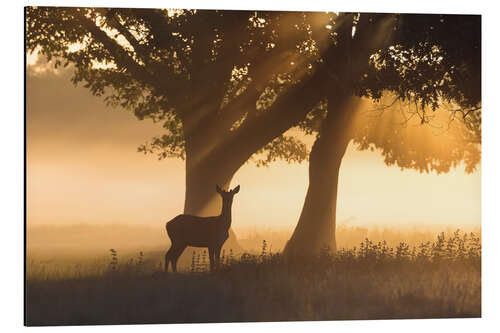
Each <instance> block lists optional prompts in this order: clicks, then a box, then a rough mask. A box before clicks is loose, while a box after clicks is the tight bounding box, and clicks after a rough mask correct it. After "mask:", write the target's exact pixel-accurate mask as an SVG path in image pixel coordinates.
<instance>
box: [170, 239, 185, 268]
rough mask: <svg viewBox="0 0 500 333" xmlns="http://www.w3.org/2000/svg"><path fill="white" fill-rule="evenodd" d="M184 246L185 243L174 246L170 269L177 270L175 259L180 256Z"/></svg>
mask: <svg viewBox="0 0 500 333" xmlns="http://www.w3.org/2000/svg"><path fill="white" fill-rule="evenodd" d="M185 248H186V245H181V246H178V247H176V249H175V252H174V253H173V255H172V271H173V272H177V260H178V259H179V257H180V256H181V254H182V252H184V249H185Z"/></svg>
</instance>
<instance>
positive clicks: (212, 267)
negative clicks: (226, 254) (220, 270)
mask: <svg viewBox="0 0 500 333" xmlns="http://www.w3.org/2000/svg"><path fill="white" fill-rule="evenodd" d="M214 253H215V249H214V248H213V247H209V248H208V257H209V258H210V271H211V272H212V271H213V270H214Z"/></svg>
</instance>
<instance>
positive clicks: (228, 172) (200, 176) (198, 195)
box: [181, 153, 242, 260]
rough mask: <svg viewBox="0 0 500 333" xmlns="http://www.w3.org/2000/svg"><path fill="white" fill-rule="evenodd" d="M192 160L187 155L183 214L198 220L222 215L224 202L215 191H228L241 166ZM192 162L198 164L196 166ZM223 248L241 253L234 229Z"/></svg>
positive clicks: (208, 160) (209, 160)
mask: <svg viewBox="0 0 500 333" xmlns="http://www.w3.org/2000/svg"><path fill="white" fill-rule="evenodd" d="M193 157H194V156H193V154H192V153H191V154H189V153H187V156H186V192H185V199H184V214H190V215H196V216H216V215H219V214H220V213H221V209H222V200H221V198H220V195H219V194H217V192H216V191H215V187H216V185H219V186H220V187H221V188H223V189H226V188H228V187H229V185H230V183H231V179H232V178H233V176H234V174H235V173H236V171H237V170H238V169H239V168H240V167H241V165H235V164H237V163H231V161H227V160H226V159H224V160H220V159H216V158H206V159H205V160H203V161H200V160H198V159H193ZM193 160H195V161H196V163H193ZM224 248H226V249H228V250H229V249H232V250H233V252H240V251H241V250H242V248H241V247H240V245H239V244H238V241H237V238H236V235H235V233H234V231H233V230H232V229H230V230H229V238H228V239H227V241H226V243H225V244H224ZM185 252H189V251H185ZM189 255H191V252H189ZM184 256H185V254H184ZM181 260H182V259H181Z"/></svg>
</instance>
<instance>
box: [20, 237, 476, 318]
mask: <svg viewBox="0 0 500 333" xmlns="http://www.w3.org/2000/svg"><path fill="white" fill-rule="evenodd" d="M203 253H204V251H202V252H200V251H198V252H197V253H194V252H193V253H191V255H192V258H191V259H192V260H191V266H190V267H186V268H185V269H184V271H183V272H181V273H177V274H172V273H169V274H164V273H163V272H162V271H161V267H160V266H159V262H158V259H159V254H158V253H138V254H137V255H135V256H128V257H125V256H124V257H122V256H120V254H119V253H118V252H117V251H116V250H112V251H111V250H110V255H109V256H108V257H104V258H102V257H101V258H98V259H95V260H89V261H87V262H81V263H79V264H78V266H75V264H71V263H69V262H68V263H47V262H45V263H44V262H40V261H29V262H28V267H27V274H28V280H27V294H26V296H27V299H26V310H27V324H28V325H33V326H38V325H81V324H139V323H197V322H242V321H288V320H293V321H298V320H354V319H393V318H457V317H480V316H481V242H480V239H479V238H478V237H476V236H475V235H474V234H463V233H460V232H458V231H457V232H455V233H453V234H451V235H449V236H447V237H445V235H444V234H440V235H438V237H437V239H436V240H435V241H433V242H423V243H420V244H419V245H417V246H409V245H407V244H405V243H400V244H399V245H397V246H395V247H392V246H388V245H387V244H386V243H384V242H377V243H373V242H371V241H370V240H368V239H366V240H365V241H364V242H363V243H361V244H359V245H358V246H356V247H352V248H349V249H339V250H338V251H337V252H336V253H335V254H332V253H329V252H328V251H326V250H325V251H324V252H323V253H322V254H321V255H319V256H318V257H317V258H314V259H312V260H310V261H308V262H291V261H287V260H285V258H284V257H282V256H281V255H280V254H279V253H270V252H269V249H268V244H267V243H265V242H264V243H263V244H262V249H261V252H260V253H254V254H249V253H245V254H242V255H238V256H236V255H234V254H231V253H229V252H226V253H224V257H223V265H222V266H221V268H220V269H219V270H217V271H215V272H208V271H207V268H208V263H207V261H208V259H207V258H206V254H205V256H204V255H203Z"/></svg>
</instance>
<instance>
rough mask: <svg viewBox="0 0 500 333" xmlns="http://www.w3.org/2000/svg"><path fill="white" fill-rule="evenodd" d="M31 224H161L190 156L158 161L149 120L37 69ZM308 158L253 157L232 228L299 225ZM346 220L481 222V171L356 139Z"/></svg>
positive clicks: (348, 162) (343, 205)
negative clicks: (410, 157) (447, 166)
mask: <svg viewBox="0 0 500 333" xmlns="http://www.w3.org/2000/svg"><path fill="white" fill-rule="evenodd" d="M28 74H29V75H28V77H27V207H28V208H27V217H28V225H29V226H31V225H38V224H53V223H56V224H60V223H64V224H70V223H82V222H83V223H129V224H145V225H151V226H155V225H159V226H160V225H161V226H162V227H163V225H164V222H166V221H168V220H169V219H171V218H172V217H174V216H175V215H177V214H179V213H181V212H182V208H183V199H184V163H183V161H182V160H177V159H167V160H163V161H158V160H157V158H156V157H155V156H152V155H143V154H141V153H138V152H137V146H138V145H139V144H142V143H144V142H145V141H147V140H148V139H150V138H151V137H152V136H153V135H156V134H159V133H161V130H160V128H159V126H156V125H153V124H152V123H151V122H150V121H138V120H137V119H136V118H135V117H134V116H133V115H132V114H131V113H129V112H127V111H124V110H120V109H111V108H107V107H106V106H105V105H104V102H103V101H102V99H99V98H97V97H93V96H92V95H91V94H90V92H89V91H88V90H87V89H85V88H82V87H77V88H75V87H74V86H73V85H72V84H71V82H70V81H69V77H70V73H68V71H65V72H60V73H59V74H54V72H53V71H50V70H49V71H38V72H37V73H34V71H33V68H31V69H30V70H28ZM307 179H308V169H307V163H302V164H290V165H289V164H287V163H284V162H278V163H275V164H273V165H272V166H271V167H269V168H262V167H261V168H257V167H256V166H255V165H254V164H253V163H247V164H245V165H244V166H243V168H242V169H240V171H238V173H237V174H236V176H235V177H234V179H233V182H232V184H231V185H232V187H234V186H236V185H238V184H240V185H241V191H240V193H239V194H238V195H237V197H236V198H235V201H234V204H233V227H234V229H235V230H236V231H238V229H240V230H243V229H246V228H254V227H255V228H265V229H269V228H271V229H275V228H276V229H278V228H279V229H282V228H286V229H290V230H291V229H292V228H293V227H294V226H295V223H296V221H297V219H298V216H299V214H300V210H301V208H302V203H303V200H304V196H305V193H306V190H307ZM338 197H339V201H338V209H337V218H338V221H346V220H348V221H349V223H350V224H351V225H366V226H376V225H380V226H387V225H393V226H396V225H398V226H410V225H417V224H420V225H421V224H425V225H436V226H437V225H443V226H444V225H451V226H456V227H466V228H467V227H476V226H479V225H480V220H481V171H480V168H479V169H478V171H476V172H475V173H473V174H470V175H468V174H465V172H464V170H463V167H461V168H458V169H456V170H453V171H451V172H450V173H448V174H441V175H437V174H435V173H431V174H420V173H418V172H416V171H412V170H406V171H401V170H400V169H399V168H397V167H387V166H386V165H385V164H384V163H383V158H382V157H381V155H380V153H378V152H369V151H363V152H360V151H356V150H355V148H354V147H353V146H350V147H349V149H348V151H347V153H346V155H345V157H344V160H343V163H342V167H341V173H340V184H339V194H338Z"/></svg>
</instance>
